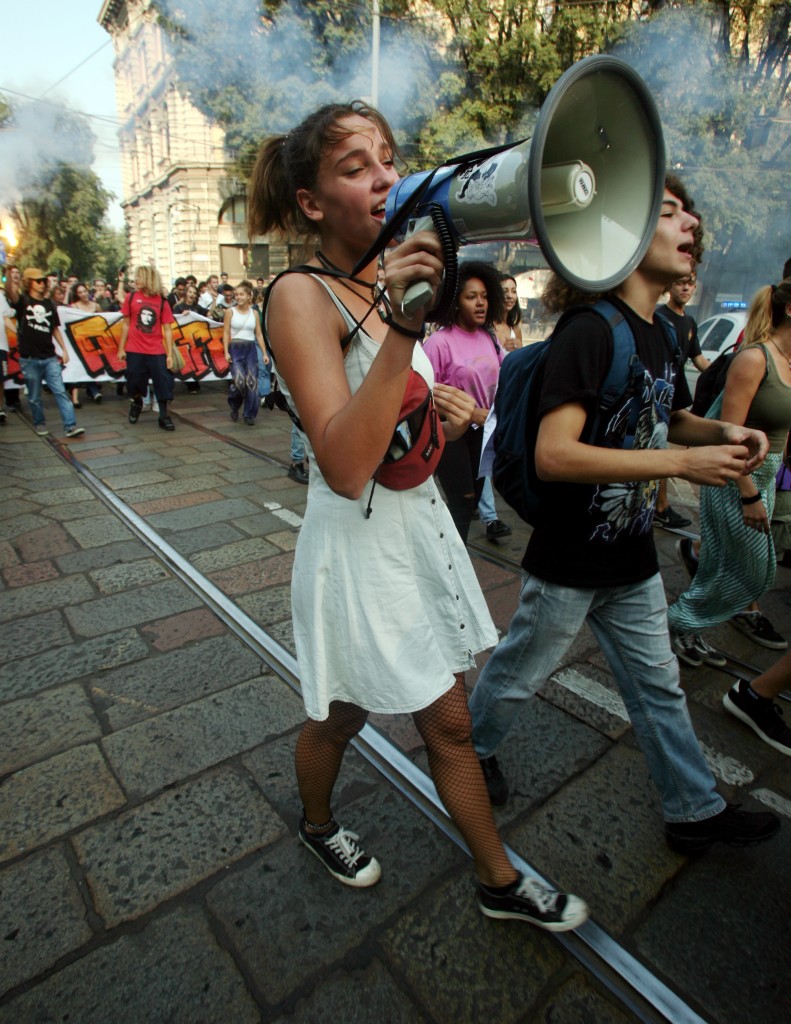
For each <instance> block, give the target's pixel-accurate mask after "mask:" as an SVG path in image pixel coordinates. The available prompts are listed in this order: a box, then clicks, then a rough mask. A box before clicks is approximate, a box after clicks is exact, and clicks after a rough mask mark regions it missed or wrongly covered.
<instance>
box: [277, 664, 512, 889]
mask: <svg viewBox="0 0 791 1024" xmlns="http://www.w3.org/2000/svg"><path fill="white" fill-rule="evenodd" d="M367 717H368V713H367V712H366V711H363V710H362V709H361V708H359V707H357V706H356V705H354V704H346V703H344V702H342V701H333V702H332V703H331V704H330V714H329V717H328V718H327V719H325V720H324V721H323V722H316V721H313V720H310V721H308V722H306V723H305V725H304V727H303V729H302V732H301V733H300V736H299V739H298V740H297V749H296V768H297V781H298V783H299V792H300V796H301V797H302V803H303V806H304V808H305V817H306V818H307V820H308V821H309V822H313V823H314V824H317V825H321V824H324V823H325V822H327V821H329V819H330V818H331V817H332V810H331V806H330V798H331V795H332V789H333V786H334V785H335V780H336V779H337V777H338V772H339V770H340V766H341V761H342V760H343V754H344V751H345V750H346V746H347V744H348V743H349V740H351V739H352V738H353V737H354V736H356V735H357V733H358V732H359V731H360V729H362V727H363V725H365V721H366V719H367ZM413 718H414V722H415V725H416V727H417V729H418V732H419V733H420V735H421V737H422V739H423V742H424V743H425V744H426V752H427V754H428V761H429V767H430V768H431V774H432V776H433V778H434V784H435V785H436V787H437V792H438V793H439V796H440V799H441V800H442V802H443V803H444V805H445V807H446V808H447V810H448V813H449V814H450V816H451V818H452V819H453V821H454V823H455V824H456V827H457V828H458V829H459V831H460V832H461V834H462V836H463V837H464V840H465V842H466V843H467V845H468V846H469V848H470V851H471V853H472V856H473V859H474V861H475V867H476V870H477V872H478V875H479V877H480V879H481V881H482V882H483V883H484V884H486V885H493V886H503V885H508V884H509V883H510V882H513V881H514V879H515V878H516V876H517V872H516V870H515V868H514V867H513V865H512V864H511V862H510V861H509V860H508V856H507V855H506V852H505V849H504V848H503V844H502V841H501V839H500V836H499V834H498V832H497V827H496V825H495V823H494V818H493V817H492V810H491V805H490V803H489V795H488V793H487V791H486V783H485V782H484V780H483V773H482V772H481V767H480V764H479V763H478V758H477V756H476V754H475V750H474V749H473V746H472V742H471V739H470V735H471V729H472V726H471V722H470V712H469V709H468V707H467V694H466V691H465V689H464V676H463V675H462V674H459V675H457V676H456V682H455V683H454V685H453V686H452V687H451V689H450V690H448V692H447V693H445V694H443V695H442V697H440V698H439V699H438V700H436V701H435V702H434V703H433V704H432V705H430V707H427V708H424V709H423V710H422V711H416V712H415V713H414V715H413Z"/></svg>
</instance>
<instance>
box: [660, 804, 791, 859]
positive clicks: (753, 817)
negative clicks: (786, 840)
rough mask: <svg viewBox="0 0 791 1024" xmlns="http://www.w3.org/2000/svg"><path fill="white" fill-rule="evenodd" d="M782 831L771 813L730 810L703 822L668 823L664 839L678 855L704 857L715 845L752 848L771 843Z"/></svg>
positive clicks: (730, 807) (728, 807) (778, 820)
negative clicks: (755, 844)
mask: <svg viewBox="0 0 791 1024" xmlns="http://www.w3.org/2000/svg"><path fill="white" fill-rule="evenodd" d="M779 829H780V819H779V818H778V817H777V815H776V814H771V813H770V812H768V811H741V810H739V805H738V804H728V806H727V807H726V808H725V809H724V810H722V811H720V813H719V814H715V815H714V816H713V817H711V818H704V819H703V821H666V822H665V839H666V840H667V845H668V846H669V847H670V849H671V850H675V851H676V853H703V851H704V850H708V848H709V847H710V846H712V845H713V844H714V843H726V844H727V845H728V846H752V845H753V844H754V843H762V842H763V841H764V840H765V839H771V838H772V836H773V835H775V833H776V832H778V831H779Z"/></svg>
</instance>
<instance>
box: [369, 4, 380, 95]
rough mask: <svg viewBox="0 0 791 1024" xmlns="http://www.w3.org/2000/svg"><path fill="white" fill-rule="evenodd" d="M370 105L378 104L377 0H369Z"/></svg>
mask: <svg viewBox="0 0 791 1024" xmlns="http://www.w3.org/2000/svg"><path fill="white" fill-rule="evenodd" d="M371 16H372V19H371V20H372V24H371V106H373V107H378V106H379V0H371Z"/></svg>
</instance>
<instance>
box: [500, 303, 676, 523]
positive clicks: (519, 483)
mask: <svg viewBox="0 0 791 1024" xmlns="http://www.w3.org/2000/svg"><path fill="white" fill-rule="evenodd" d="M591 310H593V311H594V312H596V313H598V314H599V316H601V317H602V318H603V319H604V321H605V322H606V324H607V326H608V327H609V328H610V331H611V332H612V338H613V355H612V363H611V364H610V369H609V371H608V372H607V376H606V377H605V378H604V381H603V382H602V385H601V387H600V388H599V404H598V408H597V412H596V416H595V417H594V421H593V425H592V429H591V431H590V438H591V441H590V443H591V444H597V443H601V433H602V429H601V428H602V423H603V422H604V421H605V420H606V418H607V415H608V414H609V413H610V412H611V410H612V409H613V408H614V407H615V406H616V405H617V404H618V403H619V402H620V401H621V399H622V398H623V397H625V396H626V395H627V394H630V395H631V396H632V402H631V407H630V410H629V418H628V423H627V428H626V434H625V436H624V439H623V442H622V444H621V447H622V448H631V447H632V445H633V443H634V433H635V430H636V428H637V421H638V419H639V416H640V407H641V401H640V392H641V386H642V381H643V376H644V373H645V369H644V367H643V364H642V363H641V362H640V360H639V359H638V357H637V351H636V349H635V343H634V335H633V333H632V329H631V328H630V327H629V324H628V322H627V321H626V319H625V317H624V316H623V314H622V313H621V312H619V310H618V309H616V307H615V306H614V305H613V304H612V303H611V302H608V301H607V300H606V299H600V300H599V301H598V302H597V303H596V304H595V305H593V306H574V307H572V308H571V309H569V310H567V311H566V312H565V313H564V314H563V316H562V317H561V318H560V320H559V321H558V322H557V324H556V326H555V329H554V330H553V331H552V334H550V336H549V337H548V338H547V339H546V340H545V341H539V342H535V343H533V344H532V345H528V346H526V347H525V348H520V349H516V351H514V352H511V353H509V355H508V356H507V357H506V358H505V359H504V360H503V364H502V366H501V367H500V377H499V382H498V385H497V395H496V397H495V400H494V409H495V413H496V415H497V425H496V427H495V429H494V451H495V455H494V464H493V466H492V481H493V483H494V486H495V487H496V488H497V490H498V491H499V493H500V494H501V495H502V496H503V498H505V500H506V501H507V502H508V504H509V505H510V506H511V508H512V509H514V511H515V512H517V513H518V514H519V515H520V517H521V518H522V519H524V520H525V522H527V523H530V524H531V525H533V526H534V525H535V520H536V513H537V511H538V506H539V503H540V499H541V490H542V487H543V481H542V480H540V479H539V477H538V474H537V473H536V461H535V449H536V438H537V436H538V424H539V420H538V416H537V415H536V411H537V409H538V404H539V398H540V392H541V386H542V383H543V379H544V364H545V363H546V359H547V353H548V352H549V346H550V345H551V344H552V339H553V337H555V335H556V334H557V333H558V332H559V331H560V330H561V329H562V328H563V327H564V326H565V325H566V324H567V323H568V322H569V320H571V319H572V318H573V317H574V316H577V315H578V314H580V313H589V312H591ZM659 322H660V323H661V324H662V325H663V327H665V333H666V335H667V337H668V341H669V342H670V345H671V348H672V351H673V353H674V361H675V362H676V365H678V360H679V354H678V340H677V338H676V332H675V330H674V329H673V327H672V325H671V324H669V323H668V322H667V321H666V320H660V321H659Z"/></svg>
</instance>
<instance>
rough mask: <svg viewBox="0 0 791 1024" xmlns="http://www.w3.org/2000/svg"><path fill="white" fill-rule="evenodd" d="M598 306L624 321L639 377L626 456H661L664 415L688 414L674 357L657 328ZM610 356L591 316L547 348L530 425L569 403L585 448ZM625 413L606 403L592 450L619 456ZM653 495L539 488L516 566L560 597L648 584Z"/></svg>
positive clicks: (607, 336)
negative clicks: (571, 590) (651, 451)
mask: <svg viewBox="0 0 791 1024" xmlns="http://www.w3.org/2000/svg"><path fill="white" fill-rule="evenodd" d="M608 298H609V299H610V301H612V303H613V305H615V306H616V307H617V308H618V309H619V310H620V311H621V312H622V313H623V314H624V316H625V317H626V319H627V322H628V323H629V326H630V327H631V329H632V332H633V333H634V338H635V347H636V350H637V355H638V358H639V359H640V362H641V363H642V365H643V367H644V368H645V377H644V386H643V390H642V394H641V409H640V415H639V419H638V423H637V428H636V431H635V441H634V448H641V449H643V448H662V447H665V446H666V444H667V429H668V419H669V416H670V413H671V411H674V410H676V409H683V408H685V407H686V406H688V405H689V404H690V402H691V397H690V394H689V388H688V387H687V384H686V381H685V380H684V375H683V374H679V375H678V377H677V376H676V365H675V358H676V355H675V353H674V351H673V348H672V347H671V344H670V341H669V339H668V337H667V335H666V333H665V330H664V328H663V327H662V325H661V324H659V323H654V324H649V323H647V322H646V321H645V320H643V319H642V318H641V317H639V316H638V315H637V314H636V313H635V312H634V311H633V310H632V309H630V308H629V307H628V306H627V305H626V304H625V303H623V302H621V301H620V300H618V299H616V298H613V297H612V296H608ZM612 346H613V341H612V333H611V331H610V329H609V327H608V326H607V325H606V323H605V322H604V320H603V319H602V317H601V316H599V315H598V314H597V313H595V312H592V311H591V312H590V313H587V312H583V313H580V314H578V315H577V316H575V317H574V318H573V319H572V320H571V321H570V322H569V323H568V324H567V325H566V326H565V327H564V328H563V329H562V330H561V331H560V332H559V333H558V335H557V336H556V337H555V338H553V340H552V344H551V346H550V349H549V354H548V358H547V362H546V364H545V367H544V379H543V385H542V389H541V401H540V404H539V410H538V414H539V416H543V415H544V414H545V413H547V412H549V411H551V410H552V409H555V408H557V407H558V406H561V405H565V404H566V403H569V402H574V403H579V404H581V405H582V406H584V408H585V409H586V410H587V412H588V421H587V423H586V427H585V430H584V431H583V434H582V437H583V440H584V439H586V438H587V437H588V436H589V432H590V429H591V427H592V421H593V418H594V416H595V412H596V407H597V404H598V392H599V388H600V386H601V382H602V381H603V380H604V378H605V377H606V375H607V372H608V371H609V368H610V364H611V362H612ZM629 408H630V398H629V397H628V396H627V397H625V398H624V399H623V401H621V402H619V403H616V406H615V408H614V409H613V410H612V412H611V413H610V415H609V417H608V419H607V421H606V423H604V424H602V427H601V429H602V430H603V432H604V434H603V437H602V438H601V439H600V443H603V444H606V445H607V446H608V447H614V448H620V447H621V444H620V441H619V438H620V437H622V436H623V433H624V431H625V425H626V420H627V418H628V412H629ZM657 486H658V481H634V482H632V483H614V484H574V483H555V482H547V483H545V484H544V485H543V489H542V499H541V505H540V507H539V510H538V516H537V520H536V525H535V527H534V529H533V534H532V537H531V538H530V542H529V544H528V546H527V551H526V552H525V557H524V559H523V561H522V565H523V566H524V568H525V569H526V570H527V571H528V572H530V573H531V574H533V575H534V576H538V577H539V578H540V579H545V580H547V581H549V582H551V583H559V584H562V585H564V586H570V587H583V588H584V587H607V586H624V585H626V584H630V583H638V582H640V581H641V580H644V579H648V578H649V577H650V576H653V575H654V574H655V573H656V572H657V571H658V563H657V557H656V548H655V547H654V539H653V535H652V524H653V518H654V504H655V502H656V491H657Z"/></svg>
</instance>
